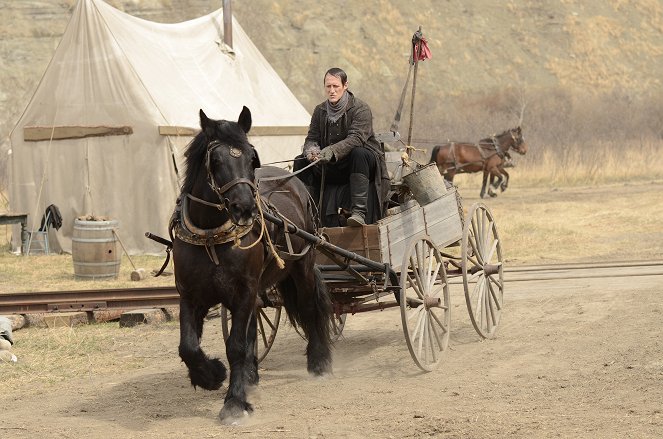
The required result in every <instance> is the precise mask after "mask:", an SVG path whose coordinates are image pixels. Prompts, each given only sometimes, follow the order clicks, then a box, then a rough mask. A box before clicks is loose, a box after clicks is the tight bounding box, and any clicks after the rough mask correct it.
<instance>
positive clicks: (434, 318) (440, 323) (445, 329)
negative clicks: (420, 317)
mask: <svg viewBox="0 0 663 439" xmlns="http://www.w3.org/2000/svg"><path fill="white" fill-rule="evenodd" d="M444 309H445V310H446V309H447V307H444ZM433 320H435V322H436V323H437V325H438V326H439V327H440V328H441V329H442V331H444V333H445V334H446V333H447V332H449V329H447V327H446V326H445V325H444V324H443V323H442V322H441V321H440V319H439V318H438V317H437V315H436V314H433Z"/></svg>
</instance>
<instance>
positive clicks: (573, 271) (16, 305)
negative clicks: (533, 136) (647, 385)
mask: <svg viewBox="0 0 663 439" xmlns="http://www.w3.org/2000/svg"><path fill="white" fill-rule="evenodd" d="M646 267H653V268H652V269H650V270H644V271H639V272H632V271H631V272H619V273H611V272H609V271H608V272H605V273H601V274H587V273H579V271H582V270H590V269H610V268H622V269H623V268H646ZM504 271H505V278H506V279H507V280H508V281H509V282H519V281H520V282H525V281H537V280H550V279H582V278H592V277H594V278H595V277H630V276H663V261H623V262H609V263H583V264H552V265H529V266H520V267H510V268H507V269H505V270H504ZM178 305H179V294H178V292H177V290H176V289H175V287H174V286H172V287H152V288H118V289H100V290H72V291H42V292H21V293H0V314H34V313H51V312H67V311H101V310H113V309H138V308H160V307H166V306H178Z"/></svg>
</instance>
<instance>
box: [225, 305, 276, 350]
mask: <svg viewBox="0 0 663 439" xmlns="http://www.w3.org/2000/svg"><path fill="white" fill-rule="evenodd" d="M231 322H232V321H231V315H230V311H228V309H227V308H226V307H221V330H222V332H223V340H224V341H227V340H228V337H229V336H230V326H231V324H232V323H231ZM280 322H281V307H280V306H276V307H264V308H256V324H257V332H256V342H255V343H254V344H253V346H254V350H253V353H254V354H255V356H256V359H257V360H258V363H260V362H261V361H262V360H263V359H264V358H265V357H266V356H267V354H268V353H269V350H270V349H271V348H272V346H273V345H274V340H275V339H276V333H277V332H278V329H279V323H280Z"/></svg>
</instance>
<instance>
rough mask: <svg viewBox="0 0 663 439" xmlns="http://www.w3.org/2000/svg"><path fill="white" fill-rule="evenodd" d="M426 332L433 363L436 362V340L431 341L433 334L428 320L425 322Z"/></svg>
mask: <svg viewBox="0 0 663 439" xmlns="http://www.w3.org/2000/svg"><path fill="white" fill-rule="evenodd" d="M426 332H427V333H428V344H429V345H430V352H431V354H432V357H433V358H432V361H433V363H434V362H436V361H437V352H436V350H437V349H436V346H437V343H436V341H437V340H434V339H433V337H434V335H435V334H434V333H433V326H432V323H431V322H430V320H429V321H427V322H426Z"/></svg>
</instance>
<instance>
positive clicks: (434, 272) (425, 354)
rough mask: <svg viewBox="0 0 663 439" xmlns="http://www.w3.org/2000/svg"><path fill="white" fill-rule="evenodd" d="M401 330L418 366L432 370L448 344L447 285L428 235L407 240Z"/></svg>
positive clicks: (440, 258)
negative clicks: (408, 242)
mask: <svg viewBox="0 0 663 439" xmlns="http://www.w3.org/2000/svg"><path fill="white" fill-rule="evenodd" d="M400 287H401V292H400V307H401V321H402V324H403V333H404V335H405V341H406V342H407V347H408V349H409V350H410V355H411V356H412V359H413V360H414V362H415V363H416V365H417V366H419V368H421V369H422V370H424V371H431V370H434V369H435V368H436V367H437V366H438V365H439V363H440V361H441V360H442V357H443V355H444V353H445V352H446V349H447V346H448V345H449V330H450V321H451V313H450V311H451V308H450V306H449V285H448V283H447V275H446V271H445V268H444V261H443V259H442V255H441V254H440V251H439V250H438V249H437V247H436V246H435V244H433V242H432V241H431V240H430V238H429V237H428V236H423V237H419V238H418V239H417V238H415V239H413V240H412V241H410V244H409V246H408V251H407V252H406V253H405V255H404V257H403V265H402V266H401V275H400Z"/></svg>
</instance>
